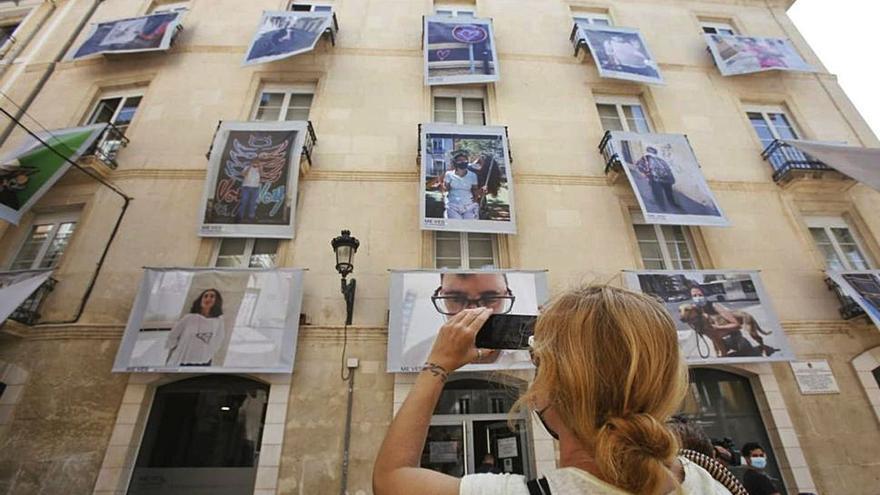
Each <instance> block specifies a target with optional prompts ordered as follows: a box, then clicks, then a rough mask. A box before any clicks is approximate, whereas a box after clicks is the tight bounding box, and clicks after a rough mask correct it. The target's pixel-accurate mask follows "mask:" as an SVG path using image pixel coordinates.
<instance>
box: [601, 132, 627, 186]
mask: <svg viewBox="0 0 880 495" xmlns="http://www.w3.org/2000/svg"><path fill="white" fill-rule="evenodd" d="M599 152H600V153H602V156H603V157H604V158H605V175H608V172H610V171H611V170H621V169H622V167H623V165H622V164H621V163H620V156H618V155H617V152H616V151H614V145H613V144H612V143H611V131H605V135H604V136H602V140H601V141H599Z"/></svg>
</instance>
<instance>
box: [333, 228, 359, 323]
mask: <svg viewBox="0 0 880 495" xmlns="http://www.w3.org/2000/svg"><path fill="white" fill-rule="evenodd" d="M330 245H331V246H333V251H334V252H335V253H336V271H337V272H339V274H340V275H342V295H343V296H344V297H345V324H346V325H351V317H352V315H353V314H354V291H355V285H356V282H357V281H356V280H355V279H351V280H349V281H346V277H347V276H348V274H349V273H351V272H353V271H354V263H353V259H354V253H356V252H357V249H358V246H360V245H361V243H360V241H358V240H357V238H355V237H352V236H351V231H349V230H343V231H342V235H340V236H338V237H334V238H333V240H332V241H330Z"/></svg>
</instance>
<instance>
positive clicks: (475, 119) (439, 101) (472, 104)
mask: <svg viewBox="0 0 880 495" xmlns="http://www.w3.org/2000/svg"><path fill="white" fill-rule="evenodd" d="M434 122H443V123H447V124H466V125H486V99H485V97H484V92H483V90H482V89H479V90H472V91H454V90H435V91H434Z"/></svg>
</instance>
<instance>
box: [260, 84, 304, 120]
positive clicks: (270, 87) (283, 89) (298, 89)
mask: <svg viewBox="0 0 880 495" xmlns="http://www.w3.org/2000/svg"><path fill="white" fill-rule="evenodd" d="M316 89H317V83H290V84H285V83H266V84H263V85H262V86H261V87H260V90H259V91H257V97H256V98H254V104H253V107H252V108H251V113H250V120H251V121H257V113H258V112H259V111H260V100H262V98H263V95H264V94H266V93H284V98H283V100H282V101H281V111H280V112H279V113H278V120H275V121H272V120H266V121H262V122H284V121H285V119H284V118H283V117H286V116H287V113H288V112H290V100H291V97H292V96H293V95H311V96H312V101H311V103H309V115H308V117H307V118H306V121H308V120H309V118H310V117H311V116H312V108H313V107H314V105H315V94H316V93H317V91H316Z"/></svg>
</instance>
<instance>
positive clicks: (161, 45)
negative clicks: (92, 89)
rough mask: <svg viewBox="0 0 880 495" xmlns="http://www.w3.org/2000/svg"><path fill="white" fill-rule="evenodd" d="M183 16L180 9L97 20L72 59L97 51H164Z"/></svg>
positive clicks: (169, 44)
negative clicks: (113, 19) (124, 17)
mask: <svg viewBox="0 0 880 495" xmlns="http://www.w3.org/2000/svg"><path fill="white" fill-rule="evenodd" d="M182 15H183V12H162V13H159V14H152V15H146V16H142V17H132V18H130V19H118V20H115V21H110V22H101V23H98V24H96V25H95V27H94V28H93V29H92V32H91V33H90V34H89V37H88V38H87V39H86V40H85V41H84V42H83V44H82V45H80V47H79V48H78V49H77V50H76V52H74V53H73V55H72V56H71V58H75V59H76V58H81V57H85V56H88V55H93V54H96V53H133V52H149V51H158V50H167V49H168V47H169V46H171V41H172V39H173V38H174V35H175V34H177V29H178V26H179V24H180V17H181V16H182Z"/></svg>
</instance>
